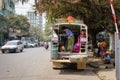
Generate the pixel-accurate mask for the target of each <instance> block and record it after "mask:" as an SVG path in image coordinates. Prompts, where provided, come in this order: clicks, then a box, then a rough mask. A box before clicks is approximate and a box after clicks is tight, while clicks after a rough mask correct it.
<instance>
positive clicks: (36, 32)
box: [29, 26, 43, 38]
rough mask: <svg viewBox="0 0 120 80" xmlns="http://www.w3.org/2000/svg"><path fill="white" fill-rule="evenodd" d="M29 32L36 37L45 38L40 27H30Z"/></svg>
mask: <svg viewBox="0 0 120 80" xmlns="http://www.w3.org/2000/svg"><path fill="white" fill-rule="evenodd" d="M29 34H30V35H31V36H34V37H35V38H43V31H42V29H41V28H39V27H34V26H31V27H30V29H29Z"/></svg>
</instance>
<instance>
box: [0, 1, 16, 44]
mask: <svg viewBox="0 0 120 80" xmlns="http://www.w3.org/2000/svg"><path fill="white" fill-rule="evenodd" d="M14 14H15V2H14V0H0V20H2V22H0V46H1V45H3V42H4V40H5V39H8V38H9V32H8V26H7V23H6V18H7V17H8V16H9V15H14Z"/></svg>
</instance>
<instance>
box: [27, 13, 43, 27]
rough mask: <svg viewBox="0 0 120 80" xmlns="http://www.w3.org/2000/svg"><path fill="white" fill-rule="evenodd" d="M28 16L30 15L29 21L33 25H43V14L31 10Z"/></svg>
mask: <svg viewBox="0 0 120 80" xmlns="http://www.w3.org/2000/svg"><path fill="white" fill-rule="evenodd" d="M27 17H28V21H29V22H30V24H31V26H34V27H39V28H42V27H43V25H42V24H43V18H42V16H40V15H35V13H34V11H29V12H28V15H27Z"/></svg>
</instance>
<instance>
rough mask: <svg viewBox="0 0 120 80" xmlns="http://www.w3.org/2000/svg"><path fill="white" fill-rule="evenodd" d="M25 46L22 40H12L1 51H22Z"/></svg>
mask: <svg viewBox="0 0 120 80" xmlns="http://www.w3.org/2000/svg"><path fill="white" fill-rule="evenodd" d="M23 48H24V46H23V44H22V42H21V41H20V40H12V41H8V42H7V43H6V44H5V45H4V46H2V47H1V52H2V53H5V52H22V51H23Z"/></svg>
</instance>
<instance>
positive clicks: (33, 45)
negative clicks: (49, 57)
mask: <svg viewBox="0 0 120 80" xmlns="http://www.w3.org/2000/svg"><path fill="white" fill-rule="evenodd" d="M28 47H31V48H34V47H36V44H35V43H28Z"/></svg>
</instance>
